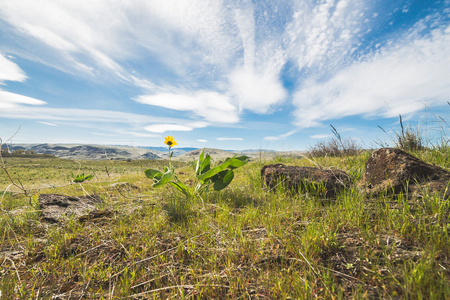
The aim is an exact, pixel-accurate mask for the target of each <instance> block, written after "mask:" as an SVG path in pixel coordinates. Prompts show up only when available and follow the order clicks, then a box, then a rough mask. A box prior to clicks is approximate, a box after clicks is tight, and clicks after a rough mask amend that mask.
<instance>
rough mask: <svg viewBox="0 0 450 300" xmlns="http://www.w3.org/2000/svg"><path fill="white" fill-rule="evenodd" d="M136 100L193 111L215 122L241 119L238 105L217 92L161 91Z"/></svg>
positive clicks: (230, 121) (233, 121) (234, 121)
mask: <svg viewBox="0 0 450 300" xmlns="http://www.w3.org/2000/svg"><path fill="white" fill-rule="evenodd" d="M135 101H136V102H139V103H142V104H148V105H154V106H159V107H164V108H169V109H173V110H179V111H192V112H194V113H195V114H197V115H198V116H201V117H203V118H204V119H205V120H206V121H208V122H213V123H236V122H238V121H239V116H238V114H237V109H236V107H235V106H234V105H233V104H231V100H230V98H229V97H227V96H223V95H221V94H219V93H216V92H206V91H199V92H196V93H195V94H192V95H189V94H181V93H180V94H174V93H160V94H156V95H143V96H139V97H137V98H136V99H135Z"/></svg>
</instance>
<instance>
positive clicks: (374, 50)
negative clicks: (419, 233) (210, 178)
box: [0, 0, 450, 151]
mask: <svg viewBox="0 0 450 300" xmlns="http://www.w3.org/2000/svg"><path fill="white" fill-rule="evenodd" d="M447 101H450V1H449V0H442V1H432V0H415V1H408V0H403V1H400V0H377V1H373V0H370V1H369V0H366V1H364V0H321V1H313V0H292V1H288V0H279V1H272V0H270V1H269V0H268V1H245V0H240V1H225V0H224V1H221V0H215V1H209V0H159V1H152V0H133V1H119V0H108V1H106V0H89V1H87V0H86V1H84V0H82V1H56V0H20V1H18V0H0V138H2V139H3V140H5V139H7V138H9V137H10V136H12V135H13V134H14V132H15V131H16V130H17V129H18V128H19V126H20V131H19V132H18V133H17V135H16V136H14V138H13V142H15V143H89V144H114V145H134V146H162V145H163V141H164V136H167V135H173V136H174V138H175V139H176V140H177V141H178V145H179V146H182V147H214V148H222V149H250V148H253V149H255V148H262V149H274V150H285V151H290V150H307V149H308V148H309V147H310V146H312V145H314V144H315V143H316V142H317V141H318V140H322V139H326V138H329V137H330V135H331V130H330V129H331V128H330V124H333V126H334V127H336V128H337V129H338V131H339V132H340V133H341V135H342V136H343V137H348V138H354V139H356V140H357V141H358V142H360V143H361V144H363V145H364V146H365V147H376V145H377V144H376V142H378V141H384V142H388V143H389V142H392V140H391V139H390V138H389V136H388V135H386V134H385V133H383V132H382V131H381V130H380V129H379V128H378V126H381V127H383V128H385V129H386V130H387V131H389V130H391V129H396V128H398V127H399V126H398V115H399V114H401V115H402V116H403V118H404V120H406V123H407V124H412V125H413V126H417V124H418V123H419V124H421V125H420V126H422V127H421V128H425V129H427V130H428V128H429V127H432V126H436V124H437V123H436V122H435V121H436V120H437V116H440V117H442V118H443V119H445V120H447V121H449V120H450V106H449V105H448V103H447ZM449 123H450V122H449ZM438 125H442V124H441V123H439V124H438ZM445 126H447V125H445ZM445 126H444V127H445ZM426 134H428V132H427V133H426Z"/></svg>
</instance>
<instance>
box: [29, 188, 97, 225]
mask: <svg viewBox="0 0 450 300" xmlns="http://www.w3.org/2000/svg"><path fill="white" fill-rule="evenodd" d="M38 201H39V206H40V207H41V209H42V219H43V220H45V221H47V222H50V223H57V222H59V221H61V220H63V219H64V218H67V217H69V216H71V215H74V216H75V217H77V218H79V217H80V216H82V215H84V214H85V213H86V211H88V210H93V209H95V205H96V204H99V203H102V202H103V199H102V198H100V197H99V196H98V195H91V196H82V197H69V196H64V195H58V194H41V195H39V200H38Z"/></svg>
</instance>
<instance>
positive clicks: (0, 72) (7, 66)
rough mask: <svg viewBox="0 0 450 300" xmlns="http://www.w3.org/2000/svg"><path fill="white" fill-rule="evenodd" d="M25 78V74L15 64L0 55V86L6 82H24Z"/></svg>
mask: <svg viewBox="0 0 450 300" xmlns="http://www.w3.org/2000/svg"><path fill="white" fill-rule="evenodd" d="M26 78H27V76H26V75H25V72H24V71H22V69H20V67H19V66H18V65H17V64H15V63H14V62H12V61H10V60H8V59H6V57H4V56H3V55H2V54H1V53H0V84H2V82H3V81H7V80H8V81H19V82H24V81H25V79H26Z"/></svg>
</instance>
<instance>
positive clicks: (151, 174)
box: [144, 169, 162, 179]
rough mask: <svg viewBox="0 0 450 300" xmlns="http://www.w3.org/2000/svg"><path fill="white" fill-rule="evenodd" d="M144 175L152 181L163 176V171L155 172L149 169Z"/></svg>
mask: <svg viewBox="0 0 450 300" xmlns="http://www.w3.org/2000/svg"><path fill="white" fill-rule="evenodd" d="M144 173H145V175H146V176H147V177H148V178H150V179H153V178H154V177H155V176H156V175H157V174H161V175H162V172H161V171H159V170H154V169H147V170H145V171H144Z"/></svg>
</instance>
